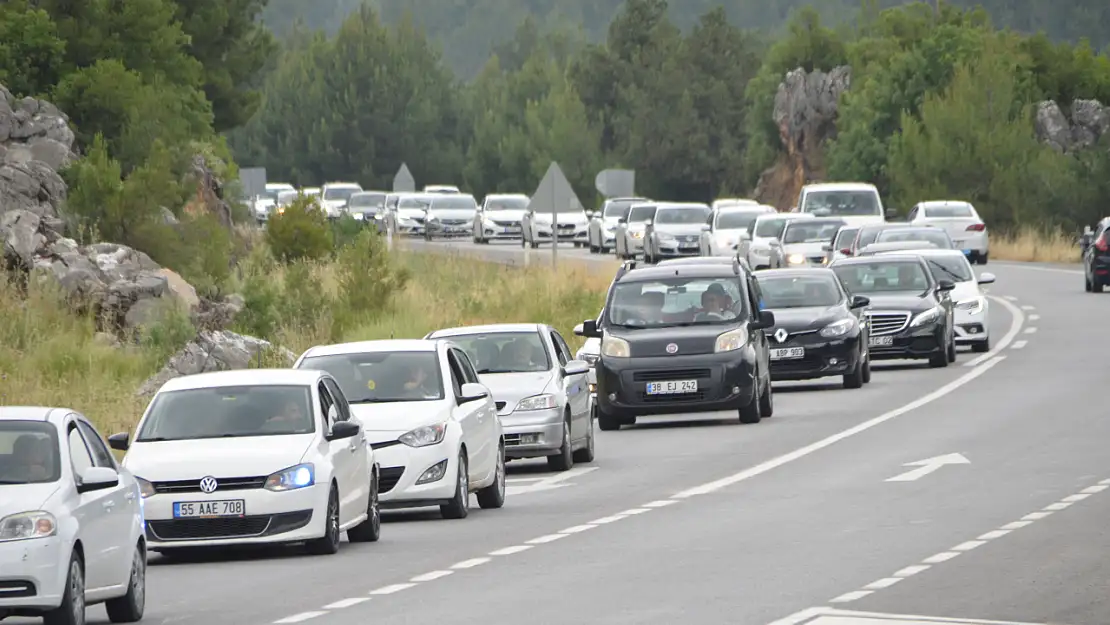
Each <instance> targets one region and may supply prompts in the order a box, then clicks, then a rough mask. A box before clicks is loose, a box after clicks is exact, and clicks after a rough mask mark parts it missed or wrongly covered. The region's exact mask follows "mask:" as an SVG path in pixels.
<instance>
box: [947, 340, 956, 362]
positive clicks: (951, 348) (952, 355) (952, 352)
mask: <svg viewBox="0 0 1110 625" xmlns="http://www.w3.org/2000/svg"><path fill="white" fill-rule="evenodd" d="M946 355H947V356H948V362H956V337H955V336H953V337H952V338H951V339H949V343H948V349H947V350H946Z"/></svg>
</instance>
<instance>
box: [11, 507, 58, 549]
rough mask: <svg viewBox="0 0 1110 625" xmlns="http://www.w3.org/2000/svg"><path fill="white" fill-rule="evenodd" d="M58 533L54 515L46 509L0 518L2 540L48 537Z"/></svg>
mask: <svg viewBox="0 0 1110 625" xmlns="http://www.w3.org/2000/svg"><path fill="white" fill-rule="evenodd" d="M56 533H58V524H57V522H56V521H55V520H54V515H53V514H50V513H49V512H47V511H45V510H35V511H33V512H20V513H18V514H9V515H8V516H6V517H4V518H2V519H0V542H7V541H10V540H28V539H30V538H47V537H48V536H53V535H54V534H56Z"/></svg>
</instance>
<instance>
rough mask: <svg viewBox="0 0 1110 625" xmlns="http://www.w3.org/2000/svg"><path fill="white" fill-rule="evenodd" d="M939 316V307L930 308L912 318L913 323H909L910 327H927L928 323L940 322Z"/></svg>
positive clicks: (940, 311)
mask: <svg viewBox="0 0 1110 625" xmlns="http://www.w3.org/2000/svg"><path fill="white" fill-rule="evenodd" d="M941 314H942V309H941V308H940V307H939V306H938V307H936V308H930V309H929V310H926V311H925V312H923V313H921V314H920V315H918V316H916V317H914V318H913V321H911V322H910V327H911V328H920V327H921V326H924V325H929V324H930V323H936V322H937V321H939V320H940V318H941Z"/></svg>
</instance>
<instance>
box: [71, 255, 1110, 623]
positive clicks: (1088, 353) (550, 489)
mask: <svg viewBox="0 0 1110 625" xmlns="http://www.w3.org/2000/svg"><path fill="white" fill-rule="evenodd" d="M426 245H427V244H423V243H418V244H417V245H416V246H426ZM432 245H441V244H438V243H436V244H432ZM455 247H457V248H475V249H477V250H478V253H480V254H498V255H501V256H500V259H501V261H502V262H507V261H509V260H515V261H518V262H519V260H520V259H521V251H520V248H519V247H509V246H472V245H470V244H461V245H457V246H455ZM439 249H443V247H441V248H439ZM490 250H496V251H490ZM470 251H473V250H470ZM544 251H546V252H548V253H550V251H549V250H544ZM560 251H562V250H560ZM514 254H515V257H514ZM566 256H567V257H581V258H589V255H588V254H586V253H584V252H582V251H581V250H579V251H577V252H576V251H575V250H573V248H572V249H570V250H568V251H567V253H566ZM976 269H977V271H984V270H989V271H991V272H992V273H995V274H996V275H997V276H998V282H997V283H996V284H995V285H993V288H992V291H991V295H992V296H993V297H994V301H992V308H991V317H992V318H991V330H992V332H993V336H994V341H995V346H996V348H995V350H994V351H993V352H991V353H990V354H986V355H972V354H970V353H966V352H961V354H960V356H959V359H958V360H957V363H956V364H955V365H953V366H950V367H948V368H946V369H929V368H927V367H925V366H924V365H909V366H907V365H905V364H901V363H892V364H884V365H876V366H875V373H874V377H873V379H872V382H871V384H869V385H867V386H866V387H865V388H863V389H859V390H845V389H842V388H840V386H839V384H836V383H835V381H833V382H830V383H829V384H811V383H787V384H779V385H776V387H775V390H776V393H775V403H776V406H775V408H776V410H775V416H774V417H773V418H771V419H769V420H765V421H764V422H763V423H760V424H757V425H740V424H739V423H738V422H737V421H736V419H735V417H734V415H731V414H721V415H715V414H714V415H709V416H708V418H702V419H698V420H693V419H692V418H690V417H678V418H677V419H676V421H677V422H666V421H665V420H662V419H645V420H642V421H644V423H643V424H642V425H638V426H636V427H633V428H629V429H623V430H621V431H619V432H600V431H598V432H597V436H598V440H597V460H596V461H595V462H594V463H592V464H590V465H578V466H577V467H576V468H575V469H574V471H573V472H572V473H571V474H569V475H567V474H562V475H555V474H551V473H547V472H546V467H545V465H543V464H542V463H524V464H520V465H517V464H515V463H514V464H511V465H510V485H511V488H512V490H511V491H510V493H509V498H508V501H507V503H506V506H505V508H503V509H501V510H494V511H486V510H474V511H473V512H472V513H471V516H470V517H469V518H468V519H465V520H462V521H446V520H441V519H439V518H438V517H437V516H436V515H434V514H432V515H421V514H419V513H416V514H411V513H409V514H402V515H400V516H399V517H398V516H396V515H395V516H392V517H387V521H388V522H387V523H386V524H385V526H384V527H383V536H382V541H381V542H379V543H377V544H369V545H349V544H344V545H343V547H344V548H343V549H341V550H340V552H339V553H338V554H337V555H334V556H326V557H309V556H304V555H301V554H299V553H298V552H297V551H295V550H289V551H286V552H282V553H276V554H246V555H241V556H235V555H224V556H220V557H214V558H212V559H209V560H204V561H191V562H185V563H178V562H172V563H171V562H170V561H163V560H161V559H159V558H157V557H154V558H152V562H151V568H150V572H149V582H148V583H149V586H148V608H147V616H146V619H144V622H146V623H171V622H172V623H183V624H188V625H192V624H197V625H219V624H227V625H254V624H258V625H261V624H263V623H296V622H311V623H313V624H314V625H315V624H317V623H319V624H320V625H354V624H356V623H358V624H361V623H365V622H371V621H372V622H374V623H377V624H383V623H385V624H398V625H401V624H409V623H412V624H421V625H422V624H425V623H436V624H437V625H450V624H455V623H458V624H460V625H461V624H464V623H465V624H468V625H469V624H473V623H495V624H500V623H505V624H508V623H515V622H519V621H522V620H523V621H527V622H529V623H534V624H537V625H546V624H548V623H550V624H552V625H555V624H558V625H563V623H566V622H586V623H591V624H605V625H617V624H630V625H631V624H634V625H655V624H658V625H674V624H675V623H707V624H709V623H712V624H716V623H721V624H725V623H728V624H740V625H767V624H769V623H775V625H803V624H804V625H864V624H866V625H884V624H885V625H924V624H925V623H940V622H945V623H956V622H959V623H965V622H966V623H972V622H974V623H982V622H986V621H984V620H976V621H964V620H960V621H955V620H951V621H949V620H943V621H942V620H937V619H926V618H925V616H928V617H950V618H954V619H956V618H959V619H993V620H994V621H1001V622H1005V623H1033V624H1046V623H1051V624H1053V625H1061V624H1068V625H1106V623H1108V622H1110V593H1108V592H1107V588H1108V587H1110V559H1108V558H1107V555H1108V554H1110V524H1107V523H1106V519H1107V516H1108V514H1110V494H1107V493H1105V492H1104V491H1105V490H1107V488H1110V452H1108V451H1107V449H1106V441H1107V440H1110V420H1108V419H1106V418H1105V417H1106V409H1105V407H1106V405H1107V389H1108V388H1110V387H1108V386H1107V383H1106V369H1105V365H1104V364H1103V363H1105V362H1106V360H1105V354H1106V353H1107V352H1108V348H1110V336H1108V334H1107V333H1106V332H1105V331H1103V328H1105V320H1106V319H1107V312H1106V311H1107V308H1108V307H1110V295H1107V296H1098V295H1092V294H1087V293H1084V292H1083V290H1082V288H1081V286H1080V276H1079V275H1078V274H1075V273H1068V272H1070V271H1074V270H1069V269H1059V268H1043V267H1042V268H1031V267H1022V266H1017V265H1005V264H1002V263H993V264H991V265H988V266H987V267H978V266H977V267H976ZM933 458H942V459H944V461H946V462H949V464H944V465H943V466H936V465H930V463H928V462H926V463H925V466H920V467H918V466H906V465H907V464H908V463H914V462H916V461H923V460H929V459H933ZM938 462H939V461H938ZM934 469H935V470H934ZM907 472H912V473H910V475H908V476H906V473H907ZM898 476H902V477H901V478H900V479H899V480H897V481H892V480H891V478H897V477H898ZM915 478H916V479H915ZM895 614H899V615H924V616H920V617H907V616H902V617H895V616H891V615H895ZM90 617H91V619H92V620H93V621H94V622H106V620H105V618H104V615H103V611H102V609H101V608H94V609H93V611H92V612H91V613H90Z"/></svg>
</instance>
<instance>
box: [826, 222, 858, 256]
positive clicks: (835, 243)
mask: <svg viewBox="0 0 1110 625" xmlns="http://www.w3.org/2000/svg"><path fill="white" fill-rule="evenodd" d="M858 232H859V227H858V226H841V227H840V229H839V230H837V231H836V234H835V235H833V240H832V244H830V245H828V246H827V247H825V248H824V249H825V253H826V260H825V264H826V265H828V264H829V263H831V262H833V261H834V260H836V259H838V258H847V257H848V256H851V250H850V249H848V247H849V246H850V245H851V244H852V239H854V238H856V233H858Z"/></svg>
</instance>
